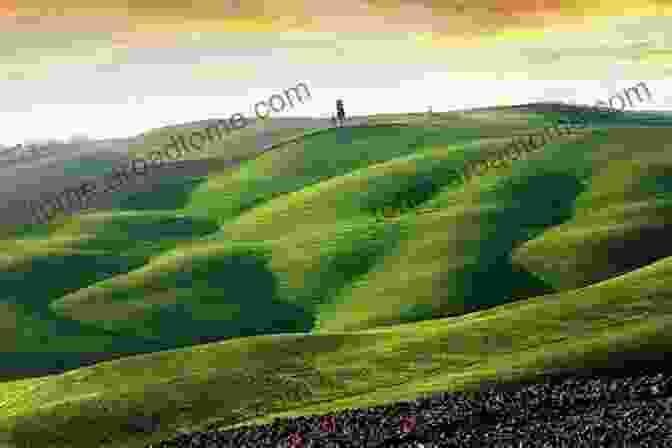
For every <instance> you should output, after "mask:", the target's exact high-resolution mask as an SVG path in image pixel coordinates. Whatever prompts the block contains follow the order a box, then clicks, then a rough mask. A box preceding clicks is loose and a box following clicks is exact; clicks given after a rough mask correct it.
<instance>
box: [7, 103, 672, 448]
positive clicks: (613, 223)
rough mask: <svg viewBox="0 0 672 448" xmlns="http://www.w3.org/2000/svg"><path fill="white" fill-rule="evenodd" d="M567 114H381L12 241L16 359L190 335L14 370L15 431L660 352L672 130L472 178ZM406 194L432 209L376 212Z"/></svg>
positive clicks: (230, 408) (11, 331)
mask: <svg viewBox="0 0 672 448" xmlns="http://www.w3.org/2000/svg"><path fill="white" fill-rule="evenodd" d="M555 118H557V114H555V113H554V112H553V111H550V112H549V111H548V110H545V109H543V110H541V109H540V111H535V110H534V108H533V107H527V108H526V109H525V110H523V111H518V110H515V109H511V110H497V111H490V112H488V111H479V112H474V113H471V114H470V113H464V114H456V113H450V114H437V117H436V118H435V119H434V120H432V121H431V122H428V121H427V120H425V119H423V118H421V117H414V116H407V117H401V116H399V117H385V120H387V122H388V123H389V122H391V121H394V122H398V123H399V124H398V125H392V126H379V127H368V128H367V127H362V128H343V129H334V130H328V131H324V132H320V133H316V134H314V135H310V136H306V137H305V138H303V139H300V140H296V141H295V142H293V143H289V144H287V145H283V146H280V147H279V148H277V149H274V150H273V151H268V152H265V153H263V154H261V155H259V156H258V157H256V158H253V159H250V160H248V161H246V162H243V163H242V164H241V165H240V166H238V167H221V168H211V169H209V171H208V175H207V176H198V177H194V176H189V175H184V176H179V177H175V178H172V179H171V180H170V182H168V183H164V185H169V187H168V188H160V189H157V188H153V189H152V190H148V191H144V192H138V193H136V194H135V195H131V196H128V195H127V196H125V197H124V198H123V199H120V200H119V201H118V202H117V203H116V206H115V207H116V208H114V209H112V210H109V211H98V212H93V213H85V214H79V215H75V216H73V217H70V218H63V219H60V220H58V221H55V222H52V223H50V224H48V225H44V226H35V228H33V229H30V231H29V232H27V233H24V234H23V235H22V236H21V238H18V239H7V240H5V241H3V242H2V247H3V249H4V251H3V253H5V254H6V256H5V258H4V260H3V261H2V265H1V266H0V281H2V283H3V286H5V288H4V291H3V292H2V293H1V294H2V295H1V296H0V322H2V323H3V324H2V325H0V328H2V333H3V334H2V336H4V338H1V339H0V341H2V342H0V351H2V352H3V353H2V357H3V359H8V360H9V361H10V362H8V363H6V364H5V363H3V364H2V365H0V377H4V378H6V379H11V378H20V377H27V376H34V375H40V374H46V373H56V372H62V371H64V370H68V369H73V368H76V367H79V366H82V365H87V364H90V363H92V362H94V361H100V360H105V359H108V360H109V359H114V358H118V357H121V356H124V355H129V354H133V353H147V352H155V351H158V350H166V349H176V348H179V347H184V348H180V349H179V350H169V351H163V352H161V353H154V354H148V355H142V356H135V357H129V358H124V359H120V360H117V361H110V362H107V363H102V364H98V365H96V366H93V367H84V368H81V369H77V370H73V371H71V372H67V373H64V374H62V375H57V376H50V377H44V378H34V379H24V380H19V381H13V382H7V383H0V432H2V428H4V429H5V430H6V431H8V432H9V433H11V434H14V437H15V440H16V441H19V442H22V441H26V440H31V441H32V440H36V441H37V440H39V441H40V442H43V443H44V444H47V445H49V446H78V445H77V444H79V443H82V446H84V445H86V444H88V445H87V446H91V445H92V444H98V445H100V446H119V445H115V443H116V444H118V443H122V442H123V443H126V442H125V441H130V440H135V442H132V443H140V442H141V441H143V440H148V437H147V436H145V435H139V436H138V435H133V434H132V433H130V432H129V430H127V429H124V428H126V427H125V426H124V425H125V423H124V422H126V421H127V419H128V417H129V416H130V415H132V414H133V413H138V412H141V413H158V414H159V415H160V416H161V417H160V420H161V422H162V426H161V431H160V433H161V434H163V435H166V434H169V433H170V432H171V431H174V430H175V429H176V428H177V427H179V426H184V425H186V426H194V425H199V424H205V423H207V420H208V419H209V418H210V417H211V416H216V418H217V419H218V420H220V422H219V423H221V424H232V423H238V422H241V421H248V420H249V419H252V418H254V417H257V416H265V415H267V414H272V413H279V412H286V411H290V410H291V412H296V413H300V412H308V411H310V412H313V411H315V410H316V409H322V410H325V409H333V408H338V407H342V406H346V407H347V406H352V405H358V406H359V405H369V404H372V403H378V402H389V401H391V400H395V399H401V398H405V397H408V398H411V397H413V396H415V395H417V394H419V393H423V392H429V391H434V390H443V389H446V388H464V387H468V386H469V385H472V386H475V385H477V384H478V383H479V382H481V381H483V380H486V379H492V378H493V377H495V376H499V375H501V374H502V372H503V371H505V370H507V369H511V368H522V369H523V370H522V371H520V372H519V374H518V375H520V376H522V377H524V376H526V375H527V376H530V375H532V374H533V373H534V372H535V371H537V370H539V369H541V370H544V369H552V368H557V367H569V368H577V367H580V366H583V367H585V366H589V365H591V364H595V365H611V366H613V365H615V364H617V363H619V362H621V361H622V360H623V359H639V358H654V359H660V357H661V356H662V354H664V353H665V351H664V350H666V346H665V345H664V340H665V338H666V337H669V335H670V334H669V331H670V326H669V315H668V311H669V308H670V307H669V305H668V303H672V302H669V300H668V299H669V298H670V287H671V285H672V283H670V278H671V277H670V267H671V266H672V264H670V263H671V258H670V257H672V250H670V249H672V248H671V247H670V243H668V242H667V240H669V238H667V239H666V238H664V232H665V231H666V230H667V231H668V232H667V233H669V229H670V226H671V218H672V214H671V213H670V210H671V209H670V204H671V202H670V201H671V200H672V183H670V179H671V177H670V170H672V158H670V157H669V156H667V157H666V155H665V149H666V147H665V145H666V143H665V142H666V141H669V136H670V135H671V131H670V129H669V128H666V127H664V126H662V125H660V123H658V124H657V126H656V127H655V128H654V127H647V126H646V122H645V120H643V119H640V118H638V117H636V116H633V117H632V118H631V119H630V121H627V120H623V119H622V118H620V119H619V120H615V121H614V122H604V123H602V124H601V125H600V128H599V129H595V130H592V131H590V132H589V133H588V134H586V135H585V136H583V137H582V138H581V139H578V140H577V139H575V138H562V137H558V138H556V139H555V140H553V141H552V142H551V143H549V144H547V145H546V146H544V148H543V149H541V150H539V151H536V152H534V153H531V154H529V155H528V156H525V157H524V158H523V160H518V161H513V162H512V163H509V164H506V165H505V166H501V167H498V168H492V169H490V170H489V171H487V172H486V173H485V174H483V175H481V176H478V177H477V178H474V180H472V181H470V182H468V183H467V184H464V183H463V181H462V179H460V178H459V176H455V173H456V172H457V173H459V172H461V170H462V167H463V166H464V165H465V163H467V162H468V161H469V160H475V159H479V158H482V157H484V156H487V155H488V154H493V153H494V152H496V150H497V149H499V148H501V147H503V146H504V145H506V144H507V142H508V139H509V138H510V137H511V135H514V134H525V133H530V132H533V131H534V129H535V128H539V127H541V126H543V125H544V124H545V123H549V122H550V121H552V120H553V119H555ZM385 120H382V119H378V121H381V122H382V121H385ZM376 121H377V120H375V119H372V120H371V122H372V123H375V122H376ZM530 127H531V129H530ZM626 128H627V129H626ZM642 141H645V142H646V144H645V145H642V143H641V142H642ZM254 152H255V151H253V150H252V149H250V153H254ZM175 193H178V194H177V195H176V194H175ZM407 200H410V201H412V202H413V204H416V205H415V207H416V208H420V209H422V208H425V209H431V210H432V211H431V213H426V214H416V213H414V212H413V211H412V210H411V211H408V212H405V213H402V214H401V215H400V216H398V217H397V218H394V219H384V220H381V219H379V217H378V216H377V215H376V210H377V209H380V208H381V207H385V206H388V205H392V206H393V207H398V206H399V205H400V204H399V201H402V202H403V201H407ZM492 307H494V308H492ZM467 313H468V314H467ZM278 333H295V334H294V335H277V334H278ZM262 335H266V336H262ZM485 336H488V337H489V338H490V339H492V338H493V337H495V338H496V340H498V341H499V342H497V343H496V344H494V345H493V344H485V343H483V341H482V338H484V337H485ZM230 338H233V339H230ZM222 339H230V340H227V341H224V342H218V343H215V344H208V345H197V346H195V347H193V348H188V347H189V346H192V345H196V344H203V343H206V342H211V341H219V340H222ZM47 342H48V344H47ZM458 342H459V343H458ZM346 366H347V367H346ZM236 369H239V370H236ZM306 383H307V384H308V385H310V388H311V389H312V390H313V392H311V393H310V394H309V396H308V397H307V398H306V397H303V395H304V394H305V393H306V391H307V390H308V389H307V386H306ZM283 394H289V396H285V395H283ZM166 397H173V398H170V399H167V398H166ZM196 402H198V403H199V405H198V406H196V405H195V404H190V403H196ZM101 406H102V407H101ZM94 421H95V422H96V425H95V428H96V432H95V433H93V432H86V430H85V429H84V428H85V427H86V426H87V425H91V423H92V422H94ZM2 425H4V426H2ZM73 434H77V440H75V439H72V437H74V435H73ZM161 434H158V433H157V434H154V435H153V436H151V437H154V438H156V437H160V436H161ZM84 435H86V437H84ZM104 438H108V439H109V440H110V443H109V444H108V445H102V443H103V439H104ZM80 439H81V440H83V441H82V442H80V441H79V440H80ZM65 440H68V442H67V443H66V442H65ZM112 441H114V442H112ZM59 443H60V444H61V445H59ZM68 443H70V444H71V445H68ZM129 443H131V442H129ZM133 446H136V445H133ZM137 446H140V445H137Z"/></svg>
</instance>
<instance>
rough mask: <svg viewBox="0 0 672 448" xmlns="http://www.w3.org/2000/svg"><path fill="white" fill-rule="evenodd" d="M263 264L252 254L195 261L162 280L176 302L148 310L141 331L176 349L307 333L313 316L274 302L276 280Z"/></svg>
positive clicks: (265, 261) (276, 287)
mask: <svg viewBox="0 0 672 448" xmlns="http://www.w3.org/2000/svg"><path fill="white" fill-rule="evenodd" d="M266 264H267V260H265V259H264V258H263V257H261V256H259V255H256V254H252V253H240V254H231V255H227V256H225V257H221V258H218V259H213V258H212V257H210V258H205V259H202V260H195V261H194V262H193V263H192V264H191V265H190V266H188V267H185V269H183V270H181V271H179V272H177V273H173V274H171V275H170V277H169V278H168V279H166V282H162V285H161V287H166V286H167V287H169V288H175V289H176V290H177V291H178V302H177V303H175V304H170V305H162V306H161V307H160V308H159V309H157V310H156V311H152V312H151V316H150V317H149V318H148V319H147V320H146V321H145V322H144V323H142V324H141V325H142V328H143V329H148V330H150V331H151V332H152V333H153V334H154V335H155V337H157V338H158V339H159V340H161V341H170V343H171V344H172V345H177V346H186V345H193V344H203V343H207V342H213V341H217V340H221V339H225V338H232V337H243V336H254V335H260V334H267V333H291V332H306V331H309V330H310V328H311V327H312V323H313V317H312V314H311V313H309V312H308V311H306V310H304V309H303V308H302V307H300V306H298V305H295V304H292V303H287V302H282V301H280V300H278V294H277V289H278V286H277V280H276V279H275V277H274V275H273V273H272V271H271V270H270V269H269V268H268V267H267V265H266Z"/></svg>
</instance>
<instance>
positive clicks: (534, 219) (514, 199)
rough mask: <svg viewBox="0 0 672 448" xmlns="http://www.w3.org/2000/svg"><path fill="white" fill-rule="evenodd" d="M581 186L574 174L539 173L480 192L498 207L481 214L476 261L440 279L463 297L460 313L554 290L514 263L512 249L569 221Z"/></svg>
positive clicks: (513, 179)
mask: <svg viewBox="0 0 672 448" xmlns="http://www.w3.org/2000/svg"><path fill="white" fill-rule="evenodd" d="M584 188H585V187H584V186H583V185H582V184H581V182H579V181H578V179H576V178H575V177H574V176H572V175H569V174H564V173H557V172H555V173H554V172H545V173H544V172H542V173H535V174H534V175H531V176H526V177H519V178H507V179H505V180H503V181H502V182H501V183H500V184H499V185H497V186H496V187H495V188H494V189H493V190H491V191H487V192H484V193H482V194H481V203H483V204H488V203H493V202H495V203H497V204H498V205H500V207H498V208H497V209H495V210H491V211H487V212H484V213H483V214H482V215H481V217H480V220H479V222H478V225H479V226H480V228H481V233H482V234H485V235H487V237H486V238H483V239H482V240H480V241H479V243H478V245H479V247H478V248H477V250H478V252H479V255H478V261H477V262H476V263H474V264H472V265H470V266H467V267H465V268H464V269H461V270H459V271H453V272H450V273H449V274H447V275H446V276H445V277H444V278H443V279H442V280H441V283H443V284H444V285H445V287H446V288H448V287H449V288H450V290H451V291H452V292H451V295H452V296H453V297H463V299H464V303H463V306H464V311H462V312H460V313H459V314H464V313H468V312H473V311H477V310H480V309H483V308H489V307H492V306H496V305H501V304H504V303H509V302H511V301H514V300H520V299H526V298H530V297H534V296H538V295H542V294H548V293H551V292H554V289H553V288H552V287H551V285H549V284H548V283H545V282H544V281H542V280H541V279H539V278H537V277H535V276H534V275H532V274H531V273H529V272H528V271H526V270H525V269H523V268H522V267H520V266H517V265H515V264H513V263H512V261H511V253H512V252H513V250H514V249H515V248H516V247H517V246H518V245H520V244H522V243H523V242H525V241H527V240H529V239H533V238H535V237H537V236H538V235H540V234H541V233H542V232H544V230H546V229H547V228H549V227H551V226H555V225H558V224H560V223H562V222H564V221H566V220H568V219H570V218H571V217H572V216H573V211H574V200H575V198H576V197H577V196H578V195H579V194H580V193H581V192H582V191H583V190H584ZM451 306H454V304H453V305H451ZM434 313H435V314H436V311H435V312H434ZM450 314H451V315H454V314H455V313H454V312H451V313H450Z"/></svg>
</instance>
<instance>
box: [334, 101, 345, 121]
mask: <svg viewBox="0 0 672 448" xmlns="http://www.w3.org/2000/svg"><path fill="white" fill-rule="evenodd" d="M336 115H337V116H338V121H339V123H340V124H341V126H343V123H344V122H345V109H344V108H343V100H341V99H338V100H336Z"/></svg>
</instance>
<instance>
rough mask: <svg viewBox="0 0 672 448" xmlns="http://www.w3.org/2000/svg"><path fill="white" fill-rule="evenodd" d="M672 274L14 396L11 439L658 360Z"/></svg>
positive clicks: (65, 381)
mask: <svg viewBox="0 0 672 448" xmlns="http://www.w3.org/2000/svg"><path fill="white" fill-rule="evenodd" d="M671 274H672V258H670V257H668V258H665V259H663V260H660V261H658V262H656V263H654V264H652V265H650V266H647V267H644V268H641V269H638V270H636V271H633V272H631V273H628V274H625V275H622V276H619V277H616V278H613V279H610V280H607V281H604V282H601V283H598V284H595V285H591V286H588V287H585V288H580V289H576V290H572V291H568V292H562V293H556V294H550V295H546V296H542V297H537V298H534V299H529V300H525V301H519V302H515V303H509V304H505V305H501V306H497V307H494V308H491V309H488V310H485V311H480V312H476V313H471V314H467V315H463V316H459V317H453V318H445V319H437V320H433V321H426V322H421V323H412V324H403V325H398V326H393V327H387V328H378V329H373V330H365V331H359V332H351V333H322V334H312V335H306V334H292V335H269V336H257V337H250V338H244V339H234V340H229V341H226V342H221V343H213V344H207V345H201V346H197V347H191V348H188V349H179V350H172V351H166V352H159V353H154V354H149V355H139V356H134V357H129V358H125V359H121V360H116V361H110V362H104V363H100V364H97V365H95V366H92V367H85V368H81V369H77V370H74V371H70V372H67V373H65V374H61V375H54V376H49V377H43V378H37V379H28V380H20V381H15V382H10V383H4V384H0V397H1V398H0V434H8V435H11V439H9V440H8V441H9V442H13V443H16V444H18V445H19V446H23V445H22V444H26V443H27V442H28V441H30V443H31V444H37V445H38V446H50V447H61V446H63V447H64V446H69V447H80V446H81V447H90V446H108V447H115V446H127V447H136V446H137V447H141V446H143V444H145V443H148V442H152V441H158V440H160V439H163V438H167V437H170V436H171V435H174V434H175V432H176V431H178V430H179V429H198V428H203V427H225V426H230V425H235V424H242V423H251V422H262V421H264V420H268V419H269V418H271V417H273V416H288V415H302V414H307V413H321V412H324V413H326V412H329V411H333V410H338V409H345V408H352V407H363V406H372V405H376V404H383V403H389V402H391V401H398V400H405V399H412V398H414V397H417V396H419V395H422V394H426V393H430V392H435V391H437V392H438V391H445V390H453V391H458V390H470V389H473V388H475V387H477V386H478V385H479V384H480V383H483V382H488V381H493V380H495V379H499V380H501V381H503V382H512V381H515V382H518V381H522V380H525V379H530V378H533V377H535V376H536V375H539V374H540V373H541V372H543V371H547V370H553V369H557V368H568V369H576V370H582V369H587V368H600V367H618V366H622V365H625V363H627V362H633V361H641V360H645V359H649V358H652V359H654V358H655V359H660V357H661V356H663V355H664V354H665V353H667V352H666V351H669V344H668V341H669V338H670V336H672V280H671V279H672V276H671ZM493 341H494V342H493ZM140 415H153V416H155V417H156V418H157V419H158V421H159V422H160V425H159V428H158V430H157V431H156V432H155V433H153V434H152V435H148V434H138V433H133V431H132V429H130V428H129V426H128V422H129V419H132V418H133V417H134V416H140ZM7 437H9V436H7Z"/></svg>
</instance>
